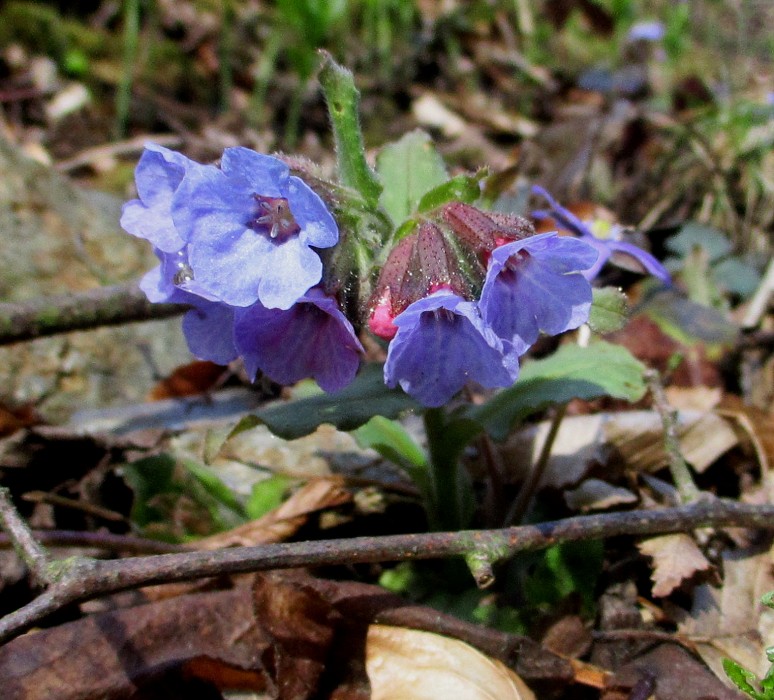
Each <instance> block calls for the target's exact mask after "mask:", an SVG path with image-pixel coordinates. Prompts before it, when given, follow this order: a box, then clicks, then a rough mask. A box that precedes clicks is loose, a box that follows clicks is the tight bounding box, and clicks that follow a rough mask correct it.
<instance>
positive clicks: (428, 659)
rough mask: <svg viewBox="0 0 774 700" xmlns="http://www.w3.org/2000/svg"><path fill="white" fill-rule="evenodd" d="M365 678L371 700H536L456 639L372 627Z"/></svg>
mask: <svg viewBox="0 0 774 700" xmlns="http://www.w3.org/2000/svg"><path fill="white" fill-rule="evenodd" d="M366 672H367V673H368V679H369V681H370V682H371V698H372V700H436V698H442V697H445V698H455V700H534V698H535V695H534V694H533V693H532V691H531V690H530V689H529V688H528V687H527V686H526V685H525V684H524V681H522V680H521V679H520V678H519V677H518V676H517V675H516V674H515V673H514V672H513V671H511V670H510V669H509V668H507V667H506V666H505V665H503V664H502V663H500V662H499V661H497V660H494V659H490V658H489V657H487V656H484V655H483V654H482V653H481V652H480V651H478V650H477V649H474V648H473V647H471V646H469V645H467V644H465V643H464V642H460V641H459V640H457V639H450V638H448V637H442V636H441V635H437V634H432V633H430V632H418V631H417V630H409V629H406V628H403V627H390V626H387V625H371V627H369V628H368V637H367V640H366Z"/></svg>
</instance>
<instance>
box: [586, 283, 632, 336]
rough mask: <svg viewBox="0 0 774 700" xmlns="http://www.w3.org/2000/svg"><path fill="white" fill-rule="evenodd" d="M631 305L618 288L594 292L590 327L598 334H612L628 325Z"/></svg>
mask: <svg viewBox="0 0 774 700" xmlns="http://www.w3.org/2000/svg"><path fill="white" fill-rule="evenodd" d="M628 315H629V305H628V299H627V298H626V294H624V293H623V292H622V291H621V290H620V289H617V288H616V287H603V288H602V289H595V290H594V301H593V302H592V304H591V313H590V314H589V326H591V328H592V330H595V331H596V332H597V333H612V332H613V331H618V330H620V329H621V328H623V327H624V326H625V325H626V321H627V319H628Z"/></svg>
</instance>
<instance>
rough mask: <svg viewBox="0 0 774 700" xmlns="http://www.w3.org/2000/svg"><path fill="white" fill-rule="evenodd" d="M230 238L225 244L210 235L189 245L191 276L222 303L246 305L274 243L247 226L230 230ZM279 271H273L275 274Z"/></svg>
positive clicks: (253, 296) (254, 297)
mask: <svg viewBox="0 0 774 700" xmlns="http://www.w3.org/2000/svg"><path fill="white" fill-rule="evenodd" d="M230 238H231V244H230V245H229V246H228V247H224V242H223V241H221V240H218V239H213V238H208V239H206V240H203V241H202V242H201V243H198V244H194V243H192V244H191V245H190V246H189V250H188V258H189V260H190V263H191V268H192V269H193V273H194V279H195V280H196V283H197V284H199V285H201V287H202V288H203V289H205V290H207V292H209V293H210V294H212V295H213V297H215V298H217V299H219V300H220V301H222V302H224V303H226V304H231V305H233V306H250V305H251V304H253V303H254V302H255V301H257V300H258V296H259V293H258V287H259V285H260V284H261V281H262V276H263V274H264V270H265V269H266V267H267V260H268V258H269V255H270V254H271V253H272V248H273V247H274V246H273V245H272V243H271V241H269V240H267V239H266V238H264V237H263V236H260V235H257V234H256V233H255V232H254V231H251V230H250V229H247V228H243V229H242V230H241V231H238V232H232V233H231V236H230ZM281 272H282V271H281V270H279V271H277V273H278V274H281ZM304 291H306V290H302V291H301V292H299V294H298V296H300V295H301V294H303V292H304ZM288 306H290V304H288Z"/></svg>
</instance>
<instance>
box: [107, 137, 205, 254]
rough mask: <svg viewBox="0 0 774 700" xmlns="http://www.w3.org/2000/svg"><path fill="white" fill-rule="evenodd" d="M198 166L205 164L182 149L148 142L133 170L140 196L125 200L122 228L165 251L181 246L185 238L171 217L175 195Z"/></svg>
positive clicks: (168, 251) (177, 248) (172, 250)
mask: <svg viewBox="0 0 774 700" xmlns="http://www.w3.org/2000/svg"><path fill="white" fill-rule="evenodd" d="M197 167H202V166H200V165H199V164H198V163H196V162H194V161H192V160H189V159H188V158H186V157H185V156H184V155H182V154H180V153H176V152H175V151H170V150H169V149H168V148H164V147H163V146H157V145H156V144H155V143H148V144H146V145H145V151H144V152H143V154H142V156H141V157H140V161H139V162H138V163H137V168H136V170H135V173H134V178H135V182H136V184H137V194H138V195H139V199H133V200H131V201H130V202H127V203H126V204H124V207H123V210H122V211H121V226H122V227H123V229H124V230H125V231H127V232H128V233H131V234H132V235H133V236H137V237H139V238H144V239H146V240H148V241H150V242H151V243H153V245H154V247H155V248H158V249H159V250H161V251H163V252H165V253H174V252H175V251H178V250H180V249H181V248H182V247H183V246H184V245H185V241H184V240H183V238H182V237H181V236H180V234H179V233H178V231H177V229H176V228H175V225H174V223H173V221H172V212H171V206H172V197H173V195H174V194H175V192H176V191H177V188H178V187H179V186H180V183H181V182H182V180H183V176H184V175H185V174H186V173H187V172H188V171H189V170H191V169H193V168H197Z"/></svg>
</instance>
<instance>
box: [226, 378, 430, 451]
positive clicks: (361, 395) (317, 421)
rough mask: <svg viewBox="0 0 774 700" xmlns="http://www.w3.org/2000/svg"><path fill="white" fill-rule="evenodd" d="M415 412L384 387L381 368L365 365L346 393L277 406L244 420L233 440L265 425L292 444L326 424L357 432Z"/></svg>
mask: <svg viewBox="0 0 774 700" xmlns="http://www.w3.org/2000/svg"><path fill="white" fill-rule="evenodd" d="M416 408H419V405H418V404H417V403H416V401H414V399H412V398H411V397H410V396H408V395H407V394H404V393H403V392H402V391H400V390H399V389H388V388H387V387H386V386H385V384H384V376H383V367H382V365H378V364H373V365H366V366H365V367H364V368H363V370H362V371H361V372H360V374H359V375H358V376H357V377H356V378H355V381H354V382H352V384H350V385H349V386H348V387H347V388H346V389H342V390H341V391H337V392H336V393H334V394H322V395H320V396H310V397H307V398H303V399H298V400H297V401H288V402H287V403H282V404H275V405H273V406H270V407H268V408H265V409H263V410H261V411H258V412H257V413H254V414H252V415H249V416H245V417H244V418H243V419H242V420H241V421H239V424H238V425H237V426H236V427H235V428H234V430H232V431H231V435H230V437H234V436H235V435H238V434H239V433H241V432H243V431H245V430H249V429H250V428H254V427H255V426H256V425H265V426H266V427H267V428H268V429H269V430H271V432H272V433H274V434H275V435H278V436H279V437H281V438H285V439H286V440H292V439H295V438H299V437H303V436H304V435H308V434H309V433H312V432H314V431H315V430H316V429H317V428H318V427H319V426H320V425H322V424H323V423H330V424H331V425H333V426H335V427H337V428H339V430H354V429H355V428H359V427H360V426H361V425H363V424H364V423H367V422H368V421H369V420H370V419H371V418H373V417H374V416H386V417H387V418H394V417H395V416H397V415H399V414H400V413H403V411H407V410H410V409H416Z"/></svg>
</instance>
